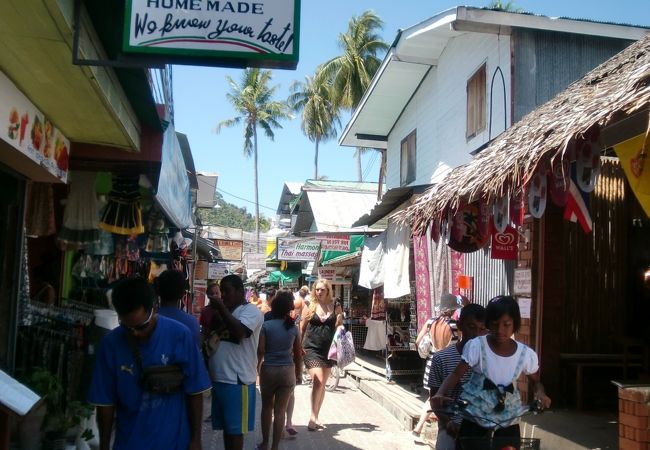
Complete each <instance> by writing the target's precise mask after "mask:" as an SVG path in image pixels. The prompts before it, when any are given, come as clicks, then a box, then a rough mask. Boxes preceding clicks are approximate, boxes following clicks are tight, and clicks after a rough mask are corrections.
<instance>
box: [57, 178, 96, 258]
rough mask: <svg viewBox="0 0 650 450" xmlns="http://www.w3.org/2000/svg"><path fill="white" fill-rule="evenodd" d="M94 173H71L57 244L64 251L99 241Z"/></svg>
mask: <svg viewBox="0 0 650 450" xmlns="http://www.w3.org/2000/svg"><path fill="white" fill-rule="evenodd" d="M96 176H97V174H96V173H95V172H72V173H71V174H70V175H69V177H70V193H69V194H68V199H67V201H66V204H65V211H64V213H63V225H62V227H61V231H59V236H58V242H59V244H60V245H61V247H62V248H64V249H66V250H77V249H81V248H83V247H84V246H85V245H87V244H92V243H95V242H97V241H99V229H98V228H97V214H98V213H97V196H96V194H95V178H96Z"/></svg>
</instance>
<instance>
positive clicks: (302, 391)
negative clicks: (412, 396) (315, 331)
mask: <svg viewBox="0 0 650 450" xmlns="http://www.w3.org/2000/svg"><path fill="white" fill-rule="evenodd" d="M310 392H311V391H310V387H309V386H304V385H303V386H297V387H296V408H295V412H294V424H295V427H296V429H297V430H298V435H297V436H296V437H295V438H291V439H285V440H283V442H282V444H281V445H280V448H281V449H284V450H306V449H310V450H311V449H313V450H315V449H337V450H352V449H367V450H370V449H373V450H375V449H385V450H391V449H394V450H397V449H399V450H411V449H425V450H428V448H429V447H428V446H427V445H426V444H417V443H415V442H414V440H413V437H412V436H411V433H410V432H407V431H404V430H402V429H400V427H399V424H398V422H397V421H396V420H395V419H394V418H393V417H392V416H391V415H390V414H389V413H388V412H387V411H386V410H385V409H384V408H382V407H381V406H379V405H378V404H377V403H375V401H373V400H372V399H370V398H369V397H367V396H366V395H365V394H363V393H362V392H361V391H359V390H358V389H357V388H356V387H355V386H354V384H353V383H352V382H351V381H350V380H349V378H345V379H343V380H341V382H340V384H339V388H338V389H337V390H336V391H334V392H327V393H326V396H325V402H324V404H323V409H322V410H321V417H320V418H321V420H322V421H323V423H324V424H325V425H326V426H327V429H325V430H323V431H320V432H310V431H308V430H307V420H308V418H309V395H310ZM209 405H210V403H209V399H206V402H205V414H204V417H207V416H208V414H209V410H210V409H209V408H210V407H209ZM259 409H260V397H259V392H258V397H257V411H256V413H255V414H256V421H255V432H254V433H251V434H249V435H248V436H247V437H246V441H245V444H244V449H245V450H252V449H253V448H255V445H256V444H258V443H259V442H260V441H261V431H260V413H259ZM203 430H204V432H203V448H204V449H206V450H208V449H209V450H219V449H223V440H222V436H221V433H220V432H216V431H215V432H213V431H212V429H211V427H210V424H209V423H205V424H204V427H203Z"/></svg>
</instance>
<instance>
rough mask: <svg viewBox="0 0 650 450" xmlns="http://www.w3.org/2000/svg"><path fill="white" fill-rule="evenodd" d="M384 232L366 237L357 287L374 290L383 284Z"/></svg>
mask: <svg viewBox="0 0 650 450" xmlns="http://www.w3.org/2000/svg"><path fill="white" fill-rule="evenodd" d="M385 239H386V232H385V231H384V232H383V233H381V234H379V235H377V236H374V237H366V238H365V240H364V244H363V252H361V267H360V268H359V282H358V284H359V286H363V287H365V288H368V289H375V288H378V287H379V286H382V285H383V284H384V247H385Z"/></svg>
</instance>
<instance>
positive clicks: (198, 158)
mask: <svg viewBox="0 0 650 450" xmlns="http://www.w3.org/2000/svg"><path fill="white" fill-rule="evenodd" d="M488 3H490V2H489V1H476V2H474V3H472V4H471V6H478V7H482V6H486V5H487V4H488ZM461 4H463V3H458V2H454V1H446V0H445V1H438V0H435V1H428V0H328V1H318V0H302V7H301V24H300V26H301V30H300V62H299V63H298V67H297V69H296V70H293V71H292V70H274V71H273V80H272V84H277V85H279V90H278V99H279V100H284V99H285V98H286V97H287V95H288V94H289V86H290V85H291V83H292V82H293V81H294V80H301V81H302V80H304V77H305V76H306V75H312V74H313V73H314V71H315V68H316V67H317V66H318V65H319V64H321V63H322V62H324V61H326V60H328V59H330V58H332V57H334V56H336V55H338V54H339V48H338V46H337V36H338V34H339V33H341V32H343V31H345V29H346V28H347V23H348V20H349V19H350V18H351V17H352V16H353V15H359V14H361V13H362V12H363V11H366V10H368V9H372V10H374V11H375V12H376V13H377V14H378V15H379V16H380V17H381V18H382V19H383V20H384V23H385V24H384V29H383V33H382V34H383V37H384V40H385V41H386V42H388V43H391V42H392V41H393V40H394V39H395V36H396V35H397V31H398V30H399V29H405V28H408V27H410V26H412V25H414V24H416V23H418V22H421V21H423V20H425V19H427V18H429V17H431V16H433V15H435V14H436V13H438V12H440V11H443V10H445V9H448V8H451V7H454V6H457V5H461ZM515 5H516V6H517V7H519V8H522V9H523V10H525V11H529V12H533V13H536V14H543V15H547V16H552V17H571V18H583V19H591V20H597V21H611V22H620V23H631V24H639V25H646V26H650V4H649V3H648V0H618V1H611V0H590V1H583V0H580V1H578V0H563V1H559V0H544V1H540V0H538V1H532V0H528V1H526V0H520V1H516V2H515ZM240 73H241V71H239V70H233V69H221V68H206V67H191V66H174V68H173V76H174V85H173V88H174V107H175V124H176V129H177V130H178V131H181V132H183V133H186V134H187V135H188V138H189V141H190V145H191V148H192V153H193V155H194V163H195V166H196V168H197V170H199V171H205V172H216V173H218V174H219V181H218V186H217V188H218V189H219V190H220V192H221V193H222V194H223V195H224V198H225V200H226V201H228V202H230V203H234V204H236V205H238V206H243V207H246V208H247V210H248V211H250V212H254V204H253V203H252V201H253V198H254V194H253V182H252V179H253V162H252V159H249V158H246V157H245V156H244V155H243V151H242V149H243V129H242V128H241V127H236V128H231V129H225V130H222V131H221V133H220V134H216V133H215V132H214V129H215V126H216V124H217V123H219V122H220V121H222V120H224V119H229V118H231V117H234V115H235V114H234V111H233V110H232V108H231V106H230V104H229V103H228V102H227V101H226V96H225V94H226V92H227V91H228V85H227V83H226V80H225V77H226V75H229V76H231V77H232V78H233V79H235V80H238V79H239V76H240ZM348 117H349V116H346V117H344V120H343V123H342V125H343V126H345V123H347V120H348ZM260 136H261V137H260V139H259V143H258V149H259V161H258V169H259V182H260V184H259V202H260V213H261V214H262V215H265V216H267V217H272V216H274V215H275V210H276V208H277V205H278V201H279V198H280V194H281V191H282V185H283V183H284V182H285V181H304V180H305V179H308V178H311V177H312V176H313V157H314V144H313V143H312V142H310V141H309V140H308V139H307V138H306V137H305V136H304V135H303V134H302V132H301V130H300V119H299V118H296V119H294V120H292V121H288V122H285V123H283V128H282V129H279V130H276V131H275V140H274V141H270V140H268V139H267V138H266V137H263V135H262V134H261V133H260ZM353 153H354V149H353V148H349V147H339V146H338V144H337V142H336V140H332V141H330V142H327V143H324V144H323V143H321V146H320V151H319V175H326V176H327V177H328V179H330V180H356V160H355V159H354V157H353ZM378 170H379V158H378V156H377V155H376V152H370V154H368V155H364V159H363V172H364V174H365V177H364V180H365V181H377V177H378Z"/></svg>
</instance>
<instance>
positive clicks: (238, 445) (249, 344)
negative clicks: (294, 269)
mask: <svg viewBox="0 0 650 450" xmlns="http://www.w3.org/2000/svg"><path fill="white" fill-rule="evenodd" d="M220 288H221V298H220V299H213V300H214V306H215V310H216V311H215V315H217V316H219V318H220V319H221V321H222V322H223V323H224V325H225V326H224V327H223V329H222V331H221V333H220V336H219V338H220V340H219V347H218V348H217V351H216V352H215V353H214V354H213V355H212V356H211V357H210V360H209V362H208V365H209V369H210V377H211V378H212V429H214V430H223V442H224V448H225V449H226V450H242V448H243V447H244V435H245V434H246V433H248V432H249V431H253V429H254V427H255V381H256V378H257V343H258V341H259V335H260V329H261V328H262V322H263V321H264V317H263V315H262V313H261V312H260V310H259V309H257V307H256V306H255V305H253V304H252V303H248V302H247V301H246V296H245V291H244V284H243V282H242V280H241V278H239V277H238V276H237V275H228V276H226V277H224V278H223V279H222V280H221V282H220Z"/></svg>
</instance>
